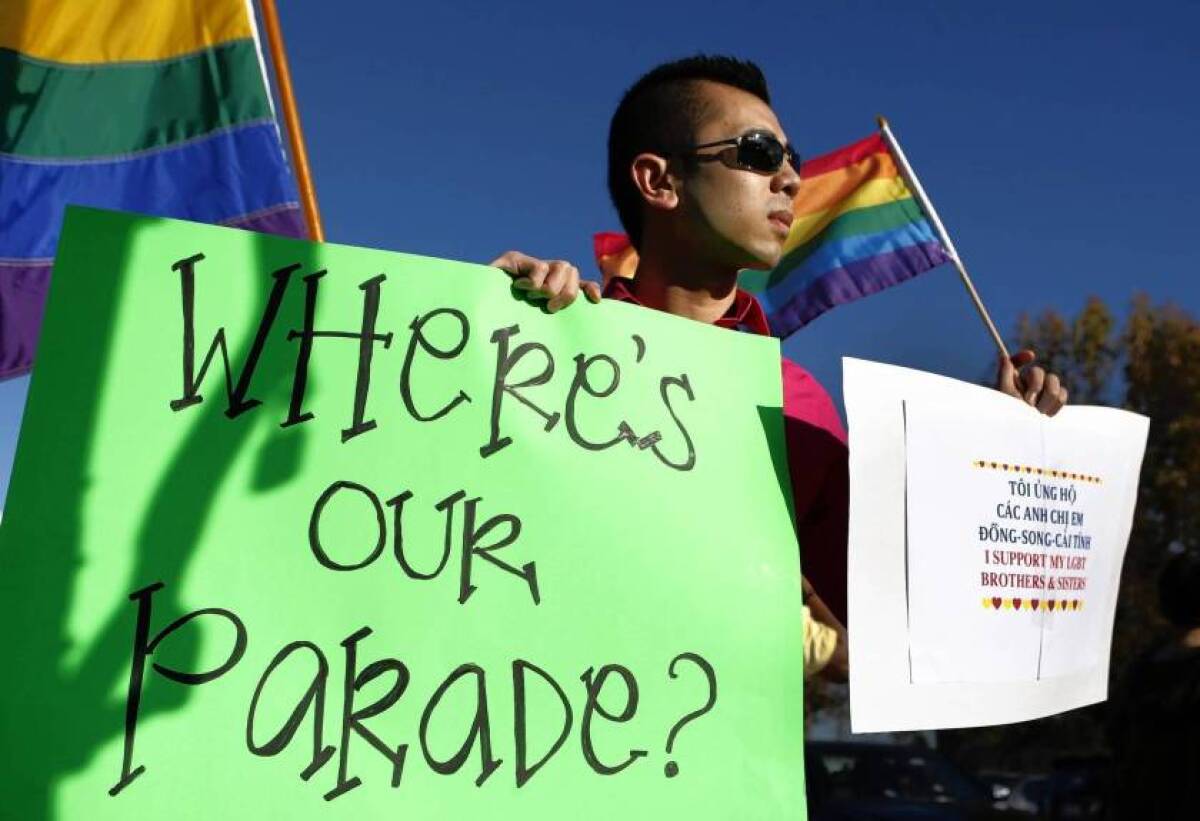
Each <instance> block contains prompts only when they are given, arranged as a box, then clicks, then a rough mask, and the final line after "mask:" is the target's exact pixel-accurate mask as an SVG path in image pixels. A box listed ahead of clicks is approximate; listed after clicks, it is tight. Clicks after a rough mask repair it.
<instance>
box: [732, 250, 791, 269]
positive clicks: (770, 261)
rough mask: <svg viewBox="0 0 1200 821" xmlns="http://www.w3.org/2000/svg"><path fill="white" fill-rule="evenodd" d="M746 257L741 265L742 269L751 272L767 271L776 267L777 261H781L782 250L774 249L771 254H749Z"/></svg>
mask: <svg viewBox="0 0 1200 821" xmlns="http://www.w3.org/2000/svg"><path fill="white" fill-rule="evenodd" d="M746 256H747V260H746V262H745V263H744V264H743V265H742V268H743V269H749V270H751V271H769V270H771V269H772V268H774V267H775V266H776V265H778V264H779V261H780V260H781V259H783V250H782V249H775V250H774V251H773V252H767V253H757V254H754V253H751V254H747V255H746Z"/></svg>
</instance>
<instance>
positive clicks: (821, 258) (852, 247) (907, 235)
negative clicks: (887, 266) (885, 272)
mask: <svg viewBox="0 0 1200 821" xmlns="http://www.w3.org/2000/svg"><path fill="white" fill-rule="evenodd" d="M936 241H937V237H936V236H935V235H934V233H933V227H932V226H931V225H930V224H929V221H928V220H926V219H921V220H919V221H918V222H914V223H910V224H909V225H905V226H902V227H900V228H889V229H888V230H886V231H880V232H879V233H877V234H862V235H859V236H857V237H846V238H845V239H840V240H837V241H835V242H831V243H828V244H826V245H822V246H821V247H820V248H818V249H816V250H815V251H814V252H813V253H812V254H811V255H810V256H809V257H808V259H806V260H804V262H802V263H801V264H800V265H799V266H798V267H797V268H796V269H795V270H794V271H792V272H791V273H790V274H788V275H787V276H786V277H785V278H784V279H783V281H782V282H780V283H779V284H778V285H776V286H775V287H774V288H770V289H768V290H766V291H764V292H762V293H760V294H758V299H759V301H760V302H761V303H762V306H763V308H764V309H765V310H766V312H767V313H768V314H770V313H772V312H774V311H776V310H778V309H779V308H781V307H782V306H784V305H787V304H788V302H789V301H790V300H791V299H792V298H793V297H795V296H796V295H797V294H800V293H802V292H803V291H804V290H805V289H807V288H808V287H809V286H810V285H811V284H812V283H813V282H815V281H816V280H818V279H819V278H820V277H821V275H822V274H824V273H826V272H827V271H830V270H833V269H835V268H841V267H843V266H845V265H847V264H849V263H852V262H857V261H859V260H863V259H867V258H868V257H873V256H875V255H876V254H885V253H887V252H889V251H898V250H900V249H901V248H909V247H911V246H913V245H920V244H922V243H926V242H936Z"/></svg>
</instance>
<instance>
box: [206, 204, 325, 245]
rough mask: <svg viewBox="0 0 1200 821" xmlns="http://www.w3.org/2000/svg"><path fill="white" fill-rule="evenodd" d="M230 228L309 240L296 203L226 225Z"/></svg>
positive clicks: (270, 209)
mask: <svg viewBox="0 0 1200 821" xmlns="http://www.w3.org/2000/svg"><path fill="white" fill-rule="evenodd" d="M224 224H225V225H228V226H229V227H230V228H243V229H245V230H247V231H257V232H258V233H260V234H276V235H278V236H281V237H293V238H295V239H308V228H307V227H306V225H305V223H304V215H303V214H302V213H301V212H300V206H299V205H296V204H294V203H289V204H288V205H281V206H278V207H275V208H268V209H266V210H264V211H259V212H257V213H254V214H247V215H246V216H244V217H238V218H237V219H232V220H228V221H227V222H225V223H224Z"/></svg>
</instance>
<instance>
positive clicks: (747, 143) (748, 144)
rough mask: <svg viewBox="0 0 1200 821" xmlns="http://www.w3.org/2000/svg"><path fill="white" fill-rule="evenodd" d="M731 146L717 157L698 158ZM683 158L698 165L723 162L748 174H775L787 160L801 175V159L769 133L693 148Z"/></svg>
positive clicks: (748, 134)
mask: <svg viewBox="0 0 1200 821" xmlns="http://www.w3.org/2000/svg"><path fill="white" fill-rule="evenodd" d="M719 146H729V148H726V149H725V150H724V151H718V152H717V153H716V154H697V153H696V152H697V151H700V150H701V149H704V148H717V147H719ZM680 154H681V156H689V157H692V159H694V160H696V161H697V162H713V161H714V160H720V161H721V162H723V163H725V165H727V166H729V167H730V168H741V169H745V170H747V171H761V172H762V173H764V174H774V173H775V172H777V171H778V170H779V169H780V168H782V167H783V163H784V160H786V161H787V162H788V163H789V164H790V165H791V166H792V170H793V171H795V172H796V173H797V174H799V173H800V155H799V154H798V153H796V149H794V148H792V147H791V146H790V145H784V144H783V143H781V142H780V141H779V138H777V137H776V136H775V135H774V134H772V133H771V132H769V131H748V132H746V133H745V134H743V135H741V136H740V137H731V138H730V139H728V140H717V141H716V142H711V143H704V144H703V145H693V146H692V147H691V148H689V149H688V150H687V151H683V152H680Z"/></svg>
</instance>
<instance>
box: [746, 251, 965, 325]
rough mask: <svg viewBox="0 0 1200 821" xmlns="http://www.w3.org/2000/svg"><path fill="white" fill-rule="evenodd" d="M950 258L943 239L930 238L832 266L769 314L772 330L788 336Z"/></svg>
mask: <svg viewBox="0 0 1200 821" xmlns="http://www.w3.org/2000/svg"><path fill="white" fill-rule="evenodd" d="M947 261H949V257H947V256H946V252H945V251H944V250H943V249H942V246H941V244H940V243H938V242H926V243H921V244H920V245H910V246H908V247H906V248H899V249H897V250H895V251H888V252H887V253H883V254H877V255H876V256H873V257H868V258H866V259H860V260H857V261H855V262H850V263H847V264H846V265H844V266H841V267H838V268H832V269H830V270H829V271H826V272H825V273H823V274H821V276H819V277H818V278H817V279H816V280H814V281H813V282H812V284H810V285H809V286H808V287H807V288H805V289H804V291H802V292H801V293H799V294H796V295H795V296H794V297H792V299H790V300H788V302H787V304H786V305H783V306H782V307H780V308H779V309H778V310H776V311H773V312H772V313H771V314H770V315H769V316H768V317H767V318H768V320H769V321H770V323H771V331H772V333H774V335H775V336H778V337H779V338H781V339H782V338H785V337H787V336H788V335H790V334H792V333H794V332H796V331H798V330H799V329H801V328H803V327H804V326H805V325H807V324H808V323H809V322H812V321H813V320H814V319H816V318H817V317H818V316H820V315H821V314H823V313H825V312H826V311H828V310H829V309H830V308H833V307H834V306H836V305H842V304H844V303H847V302H853V301H854V300H856V299H860V298H862V297H864V296H867V295H869V294H873V293H875V292H876V291H882V290H883V289H884V288H890V287H891V286H893V285H898V284H899V283H901V282H904V281H905V280H906V279H912V278H913V277H915V276H916V275H917V274H920V273H923V272H925V271H928V270H929V269H930V268H933V267H935V266H937V265H941V264H942V263H943V262H947Z"/></svg>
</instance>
